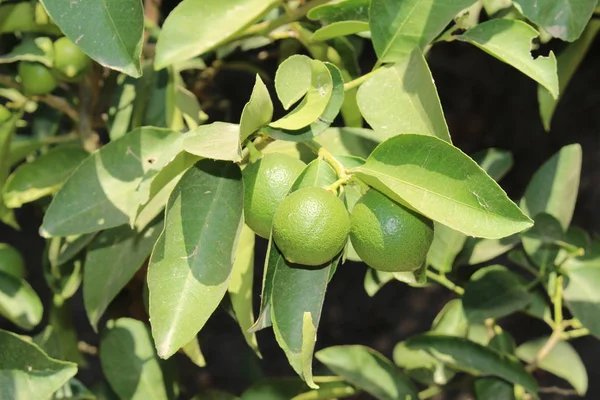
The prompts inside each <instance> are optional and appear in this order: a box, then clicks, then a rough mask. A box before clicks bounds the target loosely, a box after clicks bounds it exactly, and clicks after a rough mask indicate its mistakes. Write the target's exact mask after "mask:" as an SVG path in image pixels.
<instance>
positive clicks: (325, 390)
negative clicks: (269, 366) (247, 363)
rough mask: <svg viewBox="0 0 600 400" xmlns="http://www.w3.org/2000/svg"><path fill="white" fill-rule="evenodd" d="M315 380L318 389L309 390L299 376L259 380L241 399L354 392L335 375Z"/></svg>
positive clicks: (303, 399) (294, 399)
mask: <svg viewBox="0 0 600 400" xmlns="http://www.w3.org/2000/svg"><path fill="white" fill-rule="evenodd" d="M315 382H317V383H318V384H319V389H314V390H311V389H309V388H308V386H306V382H304V381H302V380H301V379H299V378H270V379H266V380H261V381H259V382H257V383H255V384H254V385H252V386H250V388H248V389H246V390H245V391H244V393H242V396H241V400H290V399H291V400H320V399H323V400H326V399H331V398H343V397H346V396H348V395H351V394H354V393H356V390H355V389H353V388H352V387H351V386H350V385H348V384H347V383H346V382H344V380H343V379H341V378H338V377H336V376H315ZM202 400H204V399H202Z"/></svg>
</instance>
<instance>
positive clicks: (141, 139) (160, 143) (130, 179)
mask: <svg viewBox="0 0 600 400" xmlns="http://www.w3.org/2000/svg"><path fill="white" fill-rule="evenodd" d="M179 136H180V134H179V133H177V132H174V131H171V130H167V129H159V128H139V129H135V130H133V131H131V132H130V133H128V134H126V135H125V136H123V137H122V138H120V139H118V140H115V141H112V142H110V143H108V144H107V145H106V146H104V147H102V148H101V149H100V150H99V151H97V152H96V153H94V154H92V155H91V156H89V157H88V158H87V159H86V160H85V161H83V163H81V164H80V165H79V167H78V168H77V169H76V170H75V171H74V172H73V174H72V175H71V176H70V177H69V179H67V181H66V182H65V184H64V185H63V186H62V188H61V189H60V190H59V191H58V193H57V194H56V196H55V197H54V200H53V201H52V203H50V206H49V207H48V210H47V212H46V214H45V216H44V222H43V224H42V227H41V228H40V231H41V232H42V233H44V235H48V236H69V235H77V234H82V233H89V232H95V231H98V230H101V229H108V228H112V227H115V226H119V225H122V224H125V223H127V222H129V219H130V217H131V216H132V215H134V213H136V212H137V206H138V202H137V198H136V196H135V195H134V193H135V190H136V189H137V186H138V184H139V183H140V181H141V180H142V177H143V176H144V174H145V173H146V172H147V171H148V170H149V169H151V168H152V166H153V164H154V163H155V162H156V160H157V159H159V156H160V154H161V153H162V151H163V150H164V148H165V147H167V146H169V145H170V144H171V143H173V142H174V141H176V140H177V138H178V137H179Z"/></svg>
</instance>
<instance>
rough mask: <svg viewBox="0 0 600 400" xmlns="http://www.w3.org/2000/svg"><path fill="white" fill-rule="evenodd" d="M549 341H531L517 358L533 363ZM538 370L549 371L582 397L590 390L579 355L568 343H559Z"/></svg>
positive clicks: (543, 339) (541, 361)
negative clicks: (568, 384) (567, 383)
mask: <svg viewBox="0 0 600 400" xmlns="http://www.w3.org/2000/svg"><path fill="white" fill-rule="evenodd" d="M547 341H548V338H547V337H541V338H539V339H535V340H531V341H529V342H526V343H523V344H522V345H520V346H519V347H518V348H517V357H519V358H520V359H521V360H523V361H525V362H527V363H531V362H533V361H534V360H535V358H536V356H537V354H538V353H539V351H540V350H541V349H542V347H543V346H544V345H545V344H546V342H547ZM537 366H538V368H540V369H543V370H544V371H548V372H550V373H552V374H554V375H556V376H559V377H561V378H563V379H564V380H566V381H567V382H569V383H570V384H571V385H572V386H573V387H574V388H575V390H577V393H578V394H579V395H580V396H585V393H586V392H587V388H588V375H587V372H586V369H585V365H584V364H583V361H581V358H580V357H579V354H577V352H576V351H575V349H574V348H573V347H572V346H571V345H570V344H569V343H567V342H563V341H559V342H557V343H556V345H555V346H554V347H553V348H552V350H550V352H548V353H547V354H546V355H545V357H544V358H542V359H541V360H539V362H538V363H537Z"/></svg>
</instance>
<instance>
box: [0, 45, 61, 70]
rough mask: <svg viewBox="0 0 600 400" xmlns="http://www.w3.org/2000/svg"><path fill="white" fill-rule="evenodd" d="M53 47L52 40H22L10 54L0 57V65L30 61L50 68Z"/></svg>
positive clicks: (52, 61) (52, 62)
mask: <svg viewBox="0 0 600 400" xmlns="http://www.w3.org/2000/svg"><path fill="white" fill-rule="evenodd" d="M53 52H54V47H53V44H52V40H51V39H50V38H47V37H37V38H31V37H27V38H23V40H22V41H21V42H20V43H19V44H17V45H16V46H15V47H14V48H13V49H12V50H11V51H10V53H7V54H4V55H2V56H0V64H5V63H13V62H17V61H31V62H38V63H41V64H44V65H45V66H46V67H48V68H52V65H53V64H54V60H53V55H54V54H53Z"/></svg>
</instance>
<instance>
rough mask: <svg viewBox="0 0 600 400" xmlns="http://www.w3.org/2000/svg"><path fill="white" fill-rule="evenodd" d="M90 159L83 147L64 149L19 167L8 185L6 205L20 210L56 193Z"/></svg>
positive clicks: (5, 195) (5, 194)
mask: <svg viewBox="0 0 600 400" xmlns="http://www.w3.org/2000/svg"><path fill="white" fill-rule="evenodd" d="M88 156H89V153H88V152H87V151H85V150H83V149H82V148H81V147H79V146H61V147H56V148H54V149H52V150H51V151H49V152H48V153H46V154H44V155H42V156H40V157H38V158H36V159H35V160H34V161H32V162H30V163H27V164H23V165H21V166H19V167H18V168H17V169H16V170H15V172H13V173H12V175H11V176H10V177H9V179H8V180H7V182H6V185H5V188H4V201H5V203H6V205H7V206H8V207H11V208H17V207H21V205H23V204H25V203H29V202H32V201H34V200H37V199H40V198H42V197H44V196H47V195H51V194H53V193H55V192H56V191H57V190H58V189H59V188H60V187H61V185H62V184H63V182H64V181H65V180H66V179H67V178H68V177H69V175H71V173H72V172H73V170H74V169H75V168H77V166H78V165H79V164H80V163H81V162H82V161H83V160H85V159H86V158H87V157H88Z"/></svg>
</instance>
